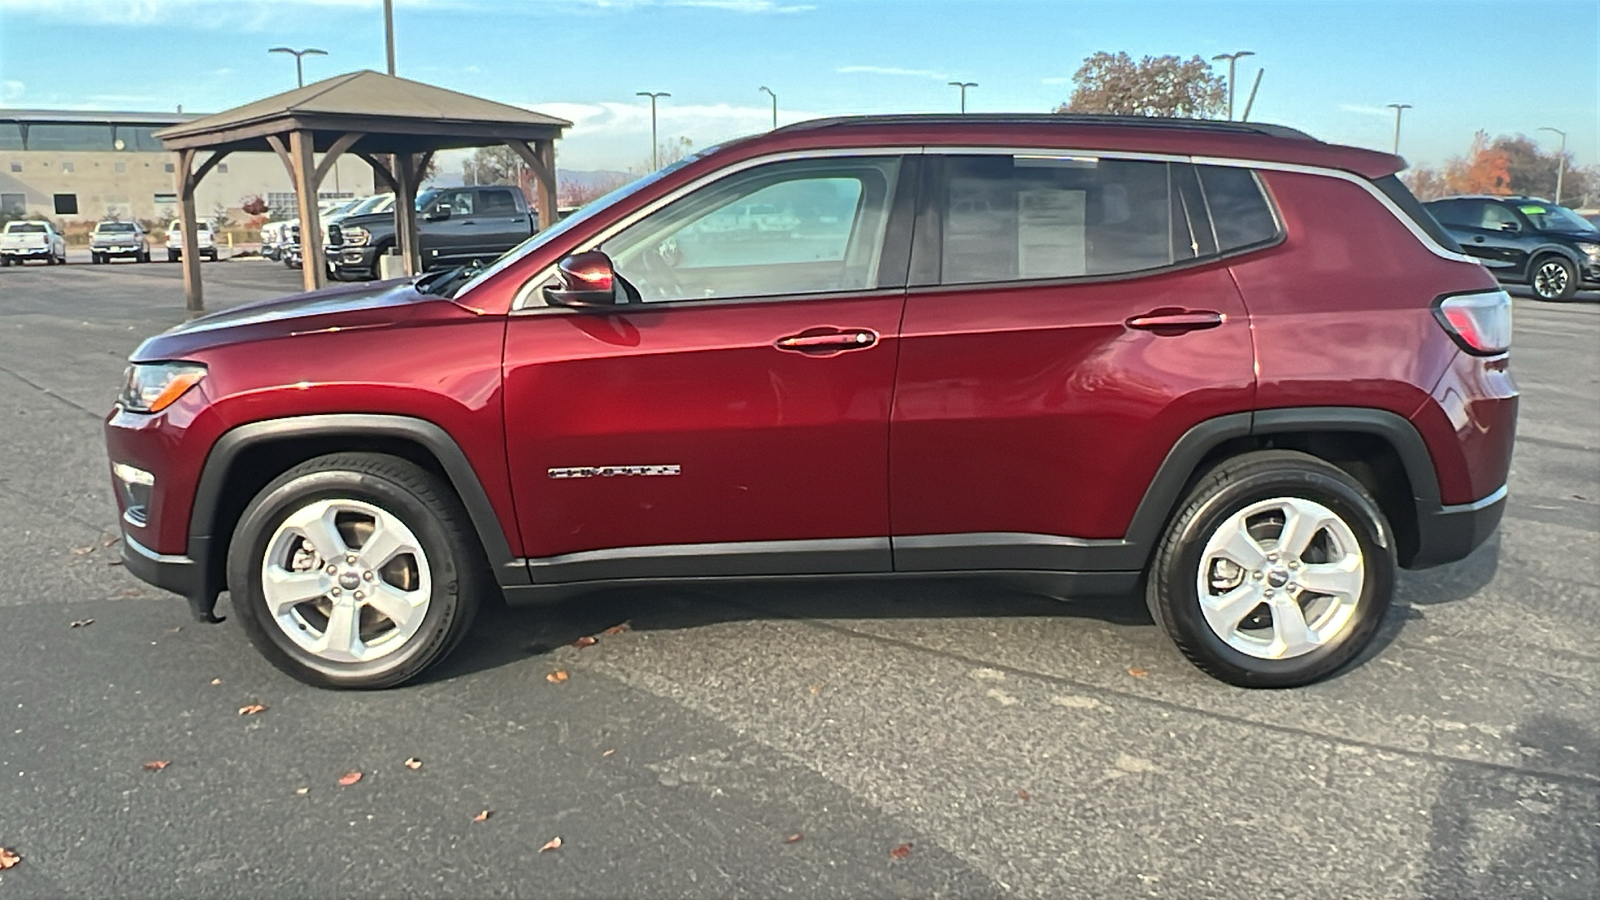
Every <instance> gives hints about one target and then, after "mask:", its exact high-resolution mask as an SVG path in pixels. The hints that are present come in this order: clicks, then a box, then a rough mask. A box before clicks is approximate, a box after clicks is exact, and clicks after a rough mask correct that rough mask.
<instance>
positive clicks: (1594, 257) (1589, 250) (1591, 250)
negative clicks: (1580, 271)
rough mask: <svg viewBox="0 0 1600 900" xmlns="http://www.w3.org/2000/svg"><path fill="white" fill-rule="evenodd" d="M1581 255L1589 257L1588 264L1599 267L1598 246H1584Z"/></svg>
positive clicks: (1599, 253) (1599, 252) (1599, 254)
mask: <svg viewBox="0 0 1600 900" xmlns="http://www.w3.org/2000/svg"><path fill="white" fill-rule="evenodd" d="M1582 246H1583V255H1584V256H1587V257H1589V262H1591V263H1593V264H1595V265H1597V266H1600V244H1584V245H1582Z"/></svg>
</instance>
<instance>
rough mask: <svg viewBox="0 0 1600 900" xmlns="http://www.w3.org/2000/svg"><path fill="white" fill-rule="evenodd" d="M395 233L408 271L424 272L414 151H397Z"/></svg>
mask: <svg viewBox="0 0 1600 900" xmlns="http://www.w3.org/2000/svg"><path fill="white" fill-rule="evenodd" d="M394 185H395V194H394V233H395V242H396V244H395V246H396V247H397V248H398V249H399V250H400V259H401V260H402V261H403V262H404V265H405V271H406V274H407V275H417V274H419V273H421V272H422V257H421V256H420V255H419V254H418V250H419V248H418V246H417V161H416V157H414V156H412V155H411V154H410V153H396V154H395V155H394Z"/></svg>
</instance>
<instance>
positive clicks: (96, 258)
mask: <svg viewBox="0 0 1600 900" xmlns="http://www.w3.org/2000/svg"><path fill="white" fill-rule="evenodd" d="M89 262H90V263H91V264H93V265H96V266H98V265H101V264H102V263H104V262H105V259H104V258H103V257H101V256H100V254H98V253H91V254H89Z"/></svg>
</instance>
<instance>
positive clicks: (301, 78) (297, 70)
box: [267, 47, 328, 87]
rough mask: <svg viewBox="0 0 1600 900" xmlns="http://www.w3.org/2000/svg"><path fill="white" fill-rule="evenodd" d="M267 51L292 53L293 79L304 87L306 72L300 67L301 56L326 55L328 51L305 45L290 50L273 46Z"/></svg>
mask: <svg viewBox="0 0 1600 900" xmlns="http://www.w3.org/2000/svg"><path fill="white" fill-rule="evenodd" d="M267 52H268V53H289V54H292V55H293V56H294V79H295V81H297V82H299V83H300V87H305V86H306V73H305V70H304V69H303V68H301V65H300V58H301V57H303V56H327V55H328V51H326V50H318V49H317V48H315V47H307V48H306V49H304V50H290V49H289V48H288V47H273V48H272V49H271V50H268V51H267Z"/></svg>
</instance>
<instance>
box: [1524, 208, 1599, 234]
mask: <svg viewBox="0 0 1600 900" xmlns="http://www.w3.org/2000/svg"><path fill="white" fill-rule="evenodd" d="M1517 210H1518V211H1520V212H1521V213H1522V214H1523V215H1525V216H1527V217H1528V221H1530V222H1532V223H1533V227H1534V228H1536V229H1538V230H1539V231H1576V232H1578V233H1580V234H1588V233H1594V232H1595V231H1597V230H1600V229H1596V228H1595V227H1594V225H1593V224H1592V223H1591V222H1589V220H1587V219H1585V218H1584V217H1583V216H1580V215H1578V214H1577V213H1575V212H1573V211H1572V210H1570V209H1567V208H1566V207H1565V206H1555V205H1554V204H1550V203H1524V204H1522V205H1520V206H1518V207H1517Z"/></svg>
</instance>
